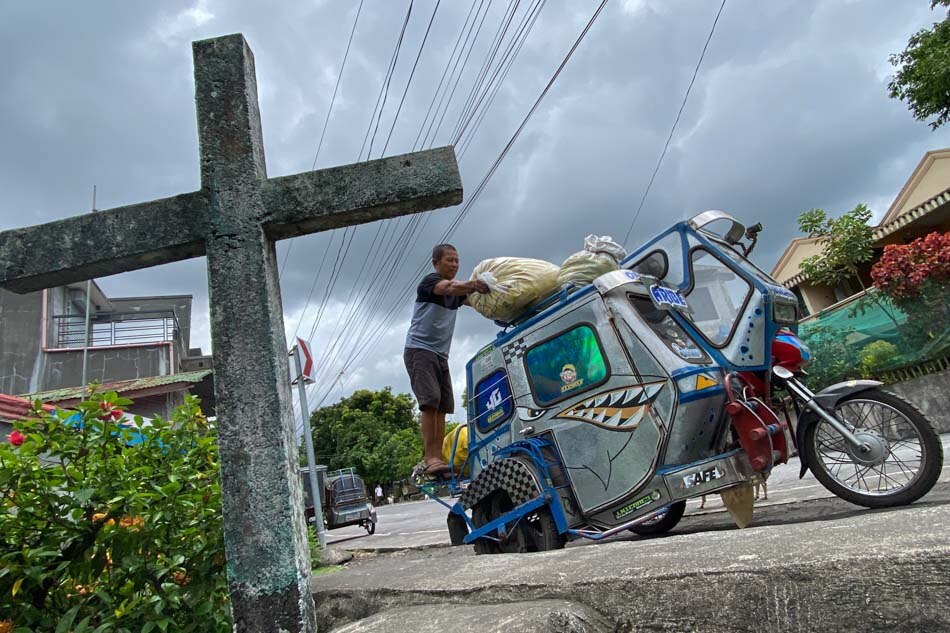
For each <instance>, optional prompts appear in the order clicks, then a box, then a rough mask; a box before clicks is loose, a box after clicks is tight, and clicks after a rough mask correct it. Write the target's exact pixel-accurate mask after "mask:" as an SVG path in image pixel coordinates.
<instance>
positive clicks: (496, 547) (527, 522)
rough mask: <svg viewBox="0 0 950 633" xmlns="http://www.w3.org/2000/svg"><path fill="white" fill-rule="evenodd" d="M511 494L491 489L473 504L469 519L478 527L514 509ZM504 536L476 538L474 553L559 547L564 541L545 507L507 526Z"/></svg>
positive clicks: (530, 550)
mask: <svg viewBox="0 0 950 633" xmlns="http://www.w3.org/2000/svg"><path fill="white" fill-rule="evenodd" d="M514 507H515V506H514V504H513V503H512V502H511V498H510V497H509V496H508V493H507V492H505V491H504V490H499V491H496V492H494V493H492V494H491V495H490V496H488V497H486V498H485V499H482V501H481V502H479V503H478V504H477V505H476V506H475V507H474V508H472V523H474V524H475V527H481V526H483V525H485V524H486V523H488V522H490V521H493V520H495V519H496V518H498V517H500V516H502V515H503V514H507V513H508V512H511V510H513V509H514ZM509 530H510V531H509V533H508V535H507V538H506V539H504V540H502V541H493V540H490V539H485V538H481V539H478V540H477V541H475V543H474V545H475V553H476V554H521V553H525V552H543V551H547V550H552V549H561V548H562V547H564V544H565V543H566V542H567V541H566V539H565V538H564V536H563V535H561V534H560V533H558V531H557V526H556V525H555V524H554V519H553V518H552V517H551V513H550V511H548V509H547V508H544V507H542V508H538V509H537V510H535V511H534V512H532V513H531V514H529V515H527V516H525V517H523V518H522V519H521V520H520V521H518V523H517V525H515V526H514V527H513V528H509Z"/></svg>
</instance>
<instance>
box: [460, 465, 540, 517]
mask: <svg viewBox="0 0 950 633" xmlns="http://www.w3.org/2000/svg"><path fill="white" fill-rule="evenodd" d="M496 490H506V491H507V492H508V496H510V497H511V502H512V503H513V504H515V505H516V506H518V505H521V504H522V503H525V502H526V501H530V500H532V499H534V498H535V497H537V496H538V495H540V494H541V486H540V484H539V483H538V480H537V479H536V478H535V476H534V472H533V469H532V468H531V467H530V466H528V465H527V464H525V463H524V462H522V461H520V460H518V459H498V460H495V461H494V462H492V463H491V464H490V465H489V466H488V468H486V469H485V470H483V471H482V472H481V473H479V475H478V477H476V478H475V481H473V482H472V485H471V486H469V487H468V490H466V491H465V492H463V493H462V496H461V498H460V499H459V500H460V501H461V502H462V507H463V508H465V509H466V510H468V509H471V508H472V507H473V506H475V505H476V504H477V503H478V502H479V501H481V500H482V499H484V498H485V497H487V496H488V495H489V494H491V493H492V492H494V491H496Z"/></svg>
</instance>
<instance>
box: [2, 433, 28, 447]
mask: <svg viewBox="0 0 950 633" xmlns="http://www.w3.org/2000/svg"><path fill="white" fill-rule="evenodd" d="M7 439H8V440H9V441H10V443H11V444H13V445H14V446H20V445H21V444H23V442H24V440H26V436H25V435H23V434H22V433H20V432H19V431H13V433H10V436H9V437H8V438H7Z"/></svg>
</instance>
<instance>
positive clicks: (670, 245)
mask: <svg viewBox="0 0 950 633" xmlns="http://www.w3.org/2000/svg"><path fill="white" fill-rule="evenodd" d="M627 268H629V269H630V270H633V271H635V272H638V273H640V274H642V275H650V276H651V277H656V278H657V279H660V280H662V281H664V282H666V283H667V284H668V285H670V286H682V285H683V282H684V277H685V275H684V274H683V238H682V236H681V235H680V234H679V233H677V232H673V233H670V234H668V235H664V236H663V237H662V238H660V239H658V240H656V242H654V243H653V244H652V247H651V250H650V252H648V253H647V254H646V255H644V256H643V257H641V258H639V259H637V260H636V262H634V263H633V264H630V265H629V266H627Z"/></svg>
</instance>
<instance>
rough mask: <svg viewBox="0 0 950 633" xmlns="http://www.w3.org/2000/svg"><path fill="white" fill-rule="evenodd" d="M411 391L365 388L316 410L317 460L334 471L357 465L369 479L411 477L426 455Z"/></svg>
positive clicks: (391, 479)
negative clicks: (406, 392)
mask: <svg viewBox="0 0 950 633" xmlns="http://www.w3.org/2000/svg"><path fill="white" fill-rule="evenodd" d="M414 404H415V403H414V402H413V400H412V398H411V397H410V396H409V395H407V394H393V392H392V389H390V388H389V387H386V388H385V389H383V390H381V391H371V390H366V389H363V390H360V391H356V392H354V393H353V394H352V395H351V396H349V397H348V398H343V399H341V400H340V401H339V402H337V403H336V404H333V405H331V406H329V407H323V408H322V409H319V410H317V411H315V412H314V413H313V415H312V416H311V418H310V424H311V427H312V429H313V441H314V449H315V452H316V458H317V461H318V462H319V463H321V464H326V465H327V468H328V469H329V470H336V469H339V468H349V467H354V468H356V471H357V472H358V473H359V474H360V475H361V476H362V477H363V478H364V479H365V480H366V481H367V483H373V482H388V481H395V480H398V479H403V478H405V477H406V476H407V475H408V474H409V472H410V471H411V470H412V467H413V466H414V465H415V464H416V462H418V461H419V460H420V459H421V458H422V435H421V433H420V431H419V422H418V420H417V419H416V418H415V417H414V416H413V408H414Z"/></svg>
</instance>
